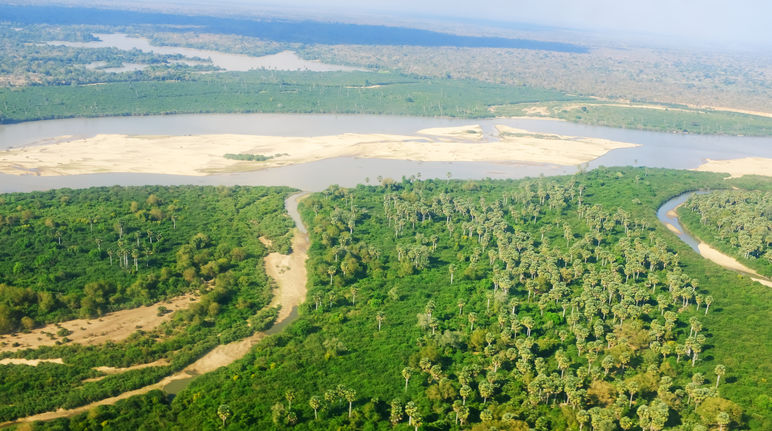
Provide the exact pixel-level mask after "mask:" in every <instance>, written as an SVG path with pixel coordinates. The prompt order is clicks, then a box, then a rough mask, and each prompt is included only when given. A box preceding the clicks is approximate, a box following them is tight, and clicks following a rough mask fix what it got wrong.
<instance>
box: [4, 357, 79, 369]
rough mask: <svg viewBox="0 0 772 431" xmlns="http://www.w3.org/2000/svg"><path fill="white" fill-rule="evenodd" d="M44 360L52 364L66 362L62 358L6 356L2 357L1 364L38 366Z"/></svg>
mask: <svg viewBox="0 0 772 431" xmlns="http://www.w3.org/2000/svg"><path fill="white" fill-rule="evenodd" d="M43 362H49V363H52V364H64V361H63V360H62V358H56V359H21V358H5V359H0V365H11V364H13V365H29V366H31V367H37V366H38V365H40V364H41V363H43Z"/></svg>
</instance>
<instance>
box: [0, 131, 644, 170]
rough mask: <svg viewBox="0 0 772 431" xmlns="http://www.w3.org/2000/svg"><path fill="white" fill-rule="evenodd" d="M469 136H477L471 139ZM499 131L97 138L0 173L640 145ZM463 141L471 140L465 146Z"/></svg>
mask: <svg viewBox="0 0 772 431" xmlns="http://www.w3.org/2000/svg"><path fill="white" fill-rule="evenodd" d="M469 130H473V131H474V133H467V131H469ZM499 131H500V132H503V133H504V135H505V136H503V138H505V139H502V140H501V141H492V142H486V141H483V140H480V141H477V142H470V141H471V140H472V139H470V138H472V137H476V136H482V130H481V129H480V127H479V126H477V125H474V126H463V127H456V128H440V129H424V130H422V131H420V132H419V133H427V134H426V135H413V136H409V135H386V134H355V133H345V134H341V135H332V136H318V137H284V136H256V135H228V134H221V135H196V136H128V135H97V136H94V137H91V138H85V139H69V140H68V139H67V138H64V139H62V140H61V141H55V142H53V143H51V142H47V143H43V144H41V145H32V146H27V147H21V148H13V149H9V150H5V151H0V172H2V173H6V174H14V175H44V176H50V175H78V174H94V173H105V172H133V173H160V174H172V175H208V174H213V173H219V172H238V171H251V170H256V169H262V168H270V167H278V166H287V165H293V164H299V163H307V162H312V161H316V160H321V159H328V158H334V157H360V158H378V159H396V160H415V161H429V162H439V161H450V162H454V161H459V162H461V161H465V162H525V163H550V164H558V165H576V164H579V163H584V162H588V161H590V160H593V159H595V158H597V157H600V156H602V155H603V154H605V153H606V152H608V151H611V150H613V149H616V148H629V147H633V146H636V145H635V144H629V143H625V142H614V141H609V140H605V139H595V138H579V137H574V136H560V135H547V134H538V133H532V132H529V131H526V130H520V129H511V128H507V127H505V126H499ZM429 133H433V134H434V135H432V136H430V135H429ZM478 133H479V135H478ZM459 136H463V138H465V139H463V140H465V141H467V142H460V141H459V139H460V138H459ZM227 153H242V154H262V155H266V156H276V157H274V158H271V159H269V160H266V161H262V162H245V161H238V160H230V159H226V158H225V157H224V155H225V154H227Z"/></svg>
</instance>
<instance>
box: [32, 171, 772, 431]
mask: <svg viewBox="0 0 772 431" xmlns="http://www.w3.org/2000/svg"><path fill="white" fill-rule="evenodd" d="M721 178H722V176H721V175H720V174H709V173H697V172H686V171H672V170H662V169H650V168H599V169H596V170H594V171H591V172H589V173H586V174H580V175H574V176H567V177H554V178H548V179H547V178H539V179H524V180H519V181H492V180H481V181H450V180H448V181H445V180H428V181H414V180H412V179H404V178H403V179H402V181H392V180H389V179H384V181H383V182H382V185H379V186H357V187H356V188H353V189H344V188H339V187H335V186H333V187H330V188H329V189H327V190H325V191H324V192H322V193H317V194H313V195H311V196H310V197H308V198H307V199H305V200H304V201H303V202H302V204H301V205H302V208H301V210H302V215H303V217H304V220H305V221H306V224H307V225H308V228H309V232H310V235H311V240H312V245H311V249H310V251H309V255H310V256H309V261H308V263H307V267H308V273H309V281H308V287H309V291H308V295H307V298H306V302H305V304H304V306H303V307H302V308H301V310H300V317H299V319H298V320H297V321H295V322H294V323H293V324H292V325H290V326H289V327H288V328H286V330H284V331H283V332H281V333H279V334H276V335H273V336H271V337H269V338H267V339H265V340H264V341H263V342H262V343H261V344H260V345H259V346H258V347H257V348H255V349H253V351H252V352H251V353H249V354H248V355H247V356H246V357H244V358H243V359H242V360H240V361H237V362H235V363H234V364H232V365H230V366H228V367H225V368H221V369H220V370H218V371H216V372H214V373H210V374H207V375H205V376H202V377H200V378H198V379H196V380H195V381H193V382H192V384H191V385H190V386H189V387H188V388H187V389H186V390H185V391H183V392H181V393H179V394H178V395H177V396H176V397H174V398H173V399H171V400H170V399H169V398H167V397H165V396H164V394H163V393H161V392H159V391H155V392H151V393H149V394H147V395H144V396H140V397H134V398H131V399H129V400H126V401H121V402H118V403H117V404H115V405H112V406H101V407H97V408H95V409H92V410H91V411H89V412H88V413H87V414H82V415H79V416H75V417H73V418H70V419H59V420H55V421H52V422H49V423H38V424H36V425H35V426H34V428H35V429H70V430H81V429H125V428H137V429H190V428H196V429H222V428H225V429H287V428H289V427H294V428H297V429H384V430H386V429H404V430H445V429H480V430H482V429H494V428H495V429H502V430H505V429H507V430H521V429H522V430H526V429H537V430H552V429H571V430H582V429H593V430H614V429H623V430H628V429H632V430H647V431H648V430H660V429H681V430H714V429H768V428H770V426H772V414H771V412H770V407H772V400H770V397H769V395H768V394H769V393H770V389H772V388H771V387H770V383H769V381H768V376H769V375H770V366H771V364H770V362H769V359H768V358H769V357H770V353H772V352H770V350H769V346H768V343H764V342H763V341H761V340H767V339H769V338H770V335H771V334H770V329H769V326H768V325H765V324H763V322H765V321H768V320H769V316H770V309H769V306H770V301H769V289H768V288H766V287H763V286H760V285H758V284H756V283H753V282H751V281H750V280H749V279H747V278H745V277H743V276H740V275H738V274H736V273H733V272H730V271H727V270H724V269H722V268H720V267H717V266H715V265H714V264H712V263H710V262H709V261H706V260H704V259H703V258H701V257H700V256H698V255H697V254H695V253H693V252H691V251H690V249H689V248H688V246H687V245H685V244H683V243H681V242H680V241H679V240H678V239H677V238H676V237H675V236H673V235H672V234H670V233H669V232H668V231H667V230H666V229H664V227H663V226H661V225H660V223H659V222H658V220H657V219H656V217H655V212H656V208H657V207H658V206H659V205H660V204H661V203H663V202H664V201H665V200H667V199H669V198H670V197H673V196H676V195H678V194H680V193H683V192H685V191H688V190H695V189H703V188H708V187H709V188H713V189H724V188H729V187H730V186H732V185H734V186H737V187H742V186H743V185H744V184H743V183H741V182H739V181H736V182H735V181H732V180H729V181H726V180H722V179H721Z"/></svg>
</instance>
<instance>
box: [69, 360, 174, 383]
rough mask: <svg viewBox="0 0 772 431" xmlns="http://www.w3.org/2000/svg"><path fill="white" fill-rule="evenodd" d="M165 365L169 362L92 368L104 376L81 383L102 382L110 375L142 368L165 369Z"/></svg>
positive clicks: (160, 361)
mask: <svg viewBox="0 0 772 431" xmlns="http://www.w3.org/2000/svg"><path fill="white" fill-rule="evenodd" d="M167 365H169V361H167V360H166V359H159V360H157V361H153V362H148V363H146V364H137V365H132V366H130V367H106V366H103V367H94V370H96V371H99V372H100V373H103V374H105V375H104V376H99V377H92V378H90V379H84V380H83V383H88V382H98V381H99V380H102V379H104V378H105V377H107V376H109V375H112V374H121V373H125V372H126V371H131V370H141V369H143V368H150V367H165V366H167Z"/></svg>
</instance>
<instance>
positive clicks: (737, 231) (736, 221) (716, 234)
mask: <svg viewBox="0 0 772 431" xmlns="http://www.w3.org/2000/svg"><path fill="white" fill-rule="evenodd" d="M678 214H679V216H680V218H681V220H682V221H683V223H684V224H685V225H686V226H687V227H688V229H689V230H690V231H692V232H694V233H695V234H696V235H697V237H699V238H700V239H702V240H704V241H706V242H708V243H709V244H714V245H716V246H717V247H719V248H720V249H722V250H724V251H726V252H728V253H729V254H730V255H733V256H735V257H736V258H738V259H739V260H740V261H742V262H743V263H745V264H747V265H748V266H750V267H752V268H755V269H756V270H758V271H759V272H760V273H762V274H764V275H766V276H768V277H770V276H772V192H770V191H766V192H762V191H746V190H726V191H722V192H715V193H710V194H707V195H694V196H692V197H691V198H689V200H688V201H686V203H684V205H683V206H682V207H681V208H679V211H678Z"/></svg>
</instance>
